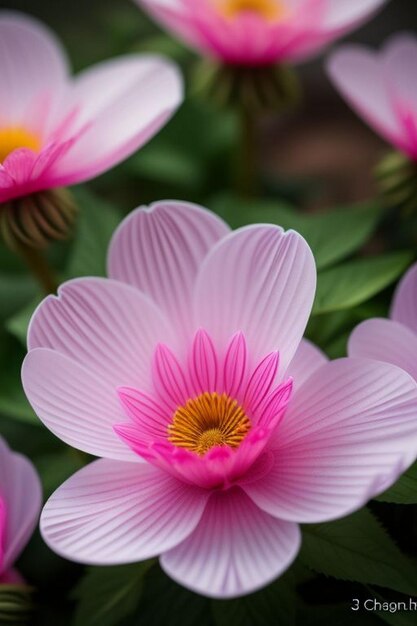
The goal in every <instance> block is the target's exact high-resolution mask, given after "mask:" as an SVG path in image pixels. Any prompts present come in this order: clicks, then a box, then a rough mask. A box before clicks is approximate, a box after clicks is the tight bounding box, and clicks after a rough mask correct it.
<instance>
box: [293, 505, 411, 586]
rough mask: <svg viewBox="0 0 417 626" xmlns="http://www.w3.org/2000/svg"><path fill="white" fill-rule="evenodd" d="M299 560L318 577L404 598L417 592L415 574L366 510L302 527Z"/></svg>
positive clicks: (409, 563) (406, 560) (404, 557)
mask: <svg viewBox="0 0 417 626" xmlns="http://www.w3.org/2000/svg"><path fill="white" fill-rule="evenodd" d="M303 531H304V534H303V545H302V549H301V553H300V559H301V561H302V562H304V563H305V564H306V565H308V566H309V567H311V568H312V569H313V570H315V571H316V572H319V573H320V574H325V575H326V576H333V577H334V578H340V579H342V580H350V581H355V582H361V583H368V584H372V585H378V586H380V587H386V588H388V589H394V590H396V591H400V592H401V593H405V594H411V595H413V594H415V593H416V592H417V572H416V569H415V567H414V566H413V564H412V563H411V562H410V561H409V560H408V559H407V557H406V556H404V555H403V553H402V552H401V551H400V550H399V548H397V546H396V545H395V543H394V542H393V541H392V539H391V538H390V537H389V535H388V534H387V533H386V531H385V530H384V529H383V528H382V526H381V525H380V523H379V522H378V521H377V519H376V518H375V517H374V516H373V515H372V513H371V512H370V511H368V510H367V509H362V510H361V511H358V512H357V513H354V514H353V515H350V516H349V517H345V518H344V519H341V520H338V521H335V522H330V523H326V524H313V525H306V526H304V527H303Z"/></svg>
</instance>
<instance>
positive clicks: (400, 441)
mask: <svg viewBox="0 0 417 626" xmlns="http://www.w3.org/2000/svg"><path fill="white" fill-rule="evenodd" d="M416 415H417V384H416V383H415V381H413V379H412V378H411V377H410V376H409V375H408V374H407V373H406V372H404V371H402V370H401V369H399V368H397V367H395V366H393V365H389V364H386V363H378V362H377V361H369V360H365V359H353V358H352V359H340V360H338V361H333V362H330V363H328V364H326V365H323V366H322V367H321V368H320V369H319V370H317V371H316V373H315V374H313V375H312V376H311V377H310V378H309V379H308V380H307V382H306V383H304V385H302V386H301V388H300V389H299V390H298V391H296V392H295V393H294V398H293V399H292V401H291V402H290V404H289V407H288V410H287V413H286V415H285V417H284V419H283V420H282V422H281V424H280V425H279V427H278V429H277V431H276V433H275V439H274V442H273V443H272V444H271V448H272V449H273V452H274V455H275V465H274V467H273V469H272V471H271V472H270V474H268V475H267V476H265V477H264V478H263V479H261V480H259V481H257V482H254V483H250V484H248V485H244V486H243V487H244V489H245V491H246V492H247V493H248V494H249V495H250V497H251V498H252V499H253V500H254V502H255V503H256V504H257V505H258V506H260V507H261V508H262V509H263V510H265V511H267V512H268V513H270V514H271V515H274V516H276V517H278V518H280V519H287V520H289V521H297V522H305V523H308V522H309V523H311V522H323V521H326V520H330V519H336V518H339V517H343V516H344V515H347V514H348V513H351V512H353V511H355V510H356V509H359V508H361V507H362V506H363V505H364V504H365V503H366V502H367V500H369V499H370V498H372V497H374V496H376V495H378V494H379V493H382V492H383V491H384V490H385V489H387V488H388V487H389V486H391V485H392V484H393V483H395V481H396V480H397V479H398V478H399V476H400V475H401V473H402V472H404V471H405V470H406V469H407V468H408V467H409V466H410V465H411V464H412V463H413V462H414V461H415V459H416V457H417V420H416Z"/></svg>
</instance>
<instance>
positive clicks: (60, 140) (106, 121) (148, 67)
mask: <svg viewBox="0 0 417 626" xmlns="http://www.w3.org/2000/svg"><path fill="white" fill-rule="evenodd" d="M0 75H1V84H2V89H1V110H0V203H1V202H5V201H7V200H10V199H12V198H16V197H19V196H22V195H26V194H30V193H33V192H36V191H41V190H45V189H50V188H53V187H59V186H66V185H73V184H75V183H80V182H82V181H85V180H88V179H90V178H94V177H95V176H97V175H99V174H101V173H103V172H105V171H106V170H108V169H109V168H111V167H113V166H114V165H116V164H117V163H119V162H120V161H122V160H123V159H125V158H126V157H128V156H129V155H130V154H132V153H133V152H135V150H137V149H138V148H140V147H141V146H142V145H143V144H144V143H146V142H147V141H148V140H149V139H150V138H151V137H153V135H154V134H155V133H156V132H157V131H158V130H159V129H160V128H161V126H163V124H165V122H166V121H167V120H168V119H169V117H170V116H171V115H172V113H173V112H174V110H175V109H176V108H177V107H178V105H179V104H180V102H181V99H182V84H181V79H180V76H179V73H178V70H177V69H176V67H175V66H174V65H173V64H171V63H170V62H168V61H166V60H163V59H162V58H159V57H156V56H151V55H131V56H125V57H121V58H118V59H113V60H111V61H107V62H105V63H101V64H99V65H96V66H95V67H92V68H90V69H88V70H85V71H83V72H81V74H79V75H78V76H76V77H75V78H72V77H71V76H70V74H69V67H68V61H67V59H66V56H65V53H64V51H63V50H62V48H61V46H60V44H59V42H58V41H57V40H56V39H55V37H54V35H53V34H52V33H51V32H50V31H49V30H47V29H46V28H45V27H44V26H43V25H41V24H40V23H38V22H37V21H36V20H34V19H32V18H30V17H27V16H24V15H21V14H18V13H12V12H8V11H2V12H1V13H0Z"/></svg>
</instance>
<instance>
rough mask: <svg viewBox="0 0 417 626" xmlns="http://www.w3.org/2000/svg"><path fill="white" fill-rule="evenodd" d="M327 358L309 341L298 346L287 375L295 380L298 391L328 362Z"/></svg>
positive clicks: (305, 340)
mask: <svg viewBox="0 0 417 626" xmlns="http://www.w3.org/2000/svg"><path fill="white" fill-rule="evenodd" d="M328 360H329V359H328V358H327V356H326V355H325V354H324V352H322V351H321V350H320V349H319V348H317V346H315V345H314V344H313V343H311V341H308V339H303V340H302V341H301V343H300V345H299V346H298V349H297V352H296V353H295V355H294V358H293V359H292V361H291V363H290V365H289V367H288V369H287V371H286V373H285V375H286V376H289V377H291V378H292V379H293V380H294V388H296V389H298V388H299V387H300V386H301V385H302V384H303V383H304V382H305V381H306V380H308V378H310V376H311V375H312V374H314V372H315V371H316V370H317V369H318V368H319V367H321V366H322V365H324V364H325V363H327V362H328Z"/></svg>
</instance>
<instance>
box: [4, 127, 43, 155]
mask: <svg viewBox="0 0 417 626" xmlns="http://www.w3.org/2000/svg"><path fill="white" fill-rule="evenodd" d="M40 147H41V141H40V139H39V137H38V136H37V135H35V133H32V132H30V131H28V130H26V129H25V128H22V127H21V126H8V127H7V128H0V163H3V161H4V160H5V159H6V157H8V156H9V154H10V153H11V152H13V150H16V149H17V148H29V150H33V151H34V152H37V151H38V150H39V149H40Z"/></svg>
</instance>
